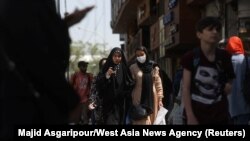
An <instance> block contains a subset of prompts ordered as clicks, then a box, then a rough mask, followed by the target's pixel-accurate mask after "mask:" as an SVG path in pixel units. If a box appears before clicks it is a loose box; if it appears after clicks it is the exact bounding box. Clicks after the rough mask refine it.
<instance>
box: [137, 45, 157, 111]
mask: <svg viewBox="0 0 250 141" xmlns="http://www.w3.org/2000/svg"><path fill="white" fill-rule="evenodd" d="M138 50H140V51H144V53H145V55H146V61H145V62H144V63H140V62H138V61H136V63H137V65H138V67H139V68H140V69H141V70H142V72H143V75H142V91H141V102H140V104H141V105H142V106H143V107H145V108H146V109H147V112H148V113H149V114H151V113H153V107H154V100H153V99H154V96H153V95H154V94H153V77H152V73H151V72H152V70H153V67H154V61H151V60H149V57H148V52H147V50H146V48H145V47H138V48H137V49H136V51H138Z"/></svg>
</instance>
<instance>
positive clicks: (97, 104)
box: [89, 58, 107, 125]
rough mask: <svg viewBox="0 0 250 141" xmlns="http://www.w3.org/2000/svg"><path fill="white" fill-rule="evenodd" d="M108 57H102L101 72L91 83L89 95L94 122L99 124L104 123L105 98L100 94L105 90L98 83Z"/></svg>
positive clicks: (100, 62)
mask: <svg viewBox="0 0 250 141" xmlns="http://www.w3.org/2000/svg"><path fill="white" fill-rule="evenodd" d="M106 61H107V58H102V59H101V60H100V61H99V73H98V74H97V75H96V76H95V77H94V80H93V83H92V85H91V93H90V97H89V110H91V111H92V114H91V115H92V117H91V120H92V124H94V125H98V124H104V119H103V98H102V97H101V96H100V94H99V93H100V92H102V91H103V87H102V86H99V85H97V81H99V79H101V76H102V75H101V74H102V72H101V70H102V68H103V66H104V64H105V63H106Z"/></svg>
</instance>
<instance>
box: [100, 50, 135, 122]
mask: <svg viewBox="0 0 250 141" xmlns="http://www.w3.org/2000/svg"><path fill="white" fill-rule="evenodd" d="M97 85H98V86H99V87H102V88H101V89H102V91H101V92H100V96H101V97H102V98H103V113H104V115H103V116H104V124H109V125H118V124H124V123H125V116H126V109H127V108H125V107H126V104H125V103H126V98H128V97H129V96H130V92H131V88H132V85H133V81H132V78H131V74H130V71H129V69H128V67H127V63H126V59H125V56H124V53H123V51H122V50H121V49H120V48H118V47H116V48H113V49H112V50H111V52H110V54H109V56H108V59H107V61H106V63H105V65H104V66H103V68H102V77H100V78H99V80H98V82H97Z"/></svg>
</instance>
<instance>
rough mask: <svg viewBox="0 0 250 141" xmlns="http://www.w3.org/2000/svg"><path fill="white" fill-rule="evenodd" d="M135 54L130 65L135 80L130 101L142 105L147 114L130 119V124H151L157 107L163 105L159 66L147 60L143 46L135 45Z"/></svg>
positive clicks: (135, 104)
mask: <svg viewBox="0 0 250 141" xmlns="http://www.w3.org/2000/svg"><path fill="white" fill-rule="evenodd" d="M135 54H136V62H135V63H134V64H132V65H131V66H130V71H131V74H132V77H133V79H134V80H135V82H136V83H135V87H134V89H133V91H132V103H133V105H134V106H137V105H142V106H143V107H144V108H145V109H147V113H148V116H147V117H145V118H143V119H132V124H134V125H138V124H139V125H151V124H153V123H154V121H155V119H156V115H157V112H158V110H159V107H160V106H163V104H162V98H163V88H162V81H161V78H160V76H159V67H157V66H156V65H155V63H154V62H153V61H151V60H149V55H148V52H147V49H146V48H145V47H143V46H140V47H137V48H136V50H135Z"/></svg>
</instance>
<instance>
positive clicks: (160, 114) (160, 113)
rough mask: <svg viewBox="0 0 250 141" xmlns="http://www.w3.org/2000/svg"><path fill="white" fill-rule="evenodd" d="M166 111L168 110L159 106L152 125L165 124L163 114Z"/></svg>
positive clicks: (164, 114)
mask: <svg viewBox="0 0 250 141" xmlns="http://www.w3.org/2000/svg"><path fill="white" fill-rule="evenodd" d="M167 113H168V110H167V109H166V108H164V107H162V106H161V107H160V109H159V111H158V113H157V116H156V119H155V121H154V125H166V120H165V116H166V114H167Z"/></svg>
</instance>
